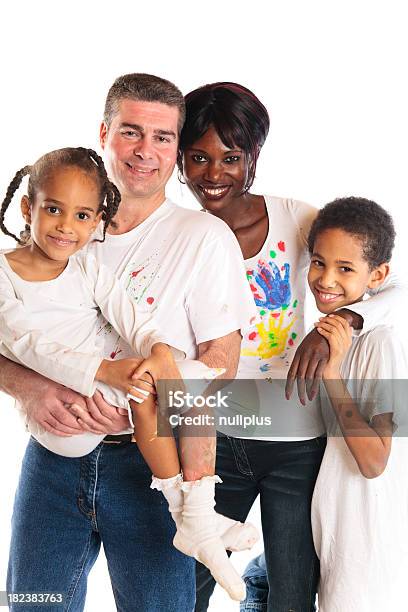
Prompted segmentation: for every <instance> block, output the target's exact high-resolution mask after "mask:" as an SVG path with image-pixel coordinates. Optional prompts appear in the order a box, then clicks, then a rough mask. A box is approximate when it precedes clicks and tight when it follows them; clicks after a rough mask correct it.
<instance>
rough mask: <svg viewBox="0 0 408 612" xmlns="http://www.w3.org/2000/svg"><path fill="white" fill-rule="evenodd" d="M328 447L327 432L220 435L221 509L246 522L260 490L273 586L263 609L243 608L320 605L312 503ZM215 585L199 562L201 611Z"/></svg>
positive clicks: (275, 610) (301, 611) (274, 611)
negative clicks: (304, 436)
mask: <svg viewBox="0 0 408 612" xmlns="http://www.w3.org/2000/svg"><path fill="white" fill-rule="evenodd" d="M325 447H326V439H325V438H324V437H321V438H313V439H312V440H304V441H293V442H268V441H263V440H244V439H239V438H230V437H227V436H219V437H218V439H217V464H216V474H218V475H219V476H220V477H221V478H222V480H223V483H222V484H219V485H217V487H216V502H217V504H216V510H217V511H218V512H220V513H221V514H225V515H226V516H229V517H231V518H233V519H235V520H238V521H245V519H246V517H247V515H248V512H249V510H250V508H251V506H252V504H253V503H254V501H255V499H256V497H257V496H258V494H259V495H260V502H261V519H262V531H263V537H264V544H265V556H266V567H267V575H268V582H269V591H268V594H267V595H266V597H267V602H263V604H262V605H263V606H264V607H263V608H262V607H261V608H256V607H253V608H251V607H247V608H244V609H247V610H251V609H254V610H257V609H260V610H265V611H266V610H267V612H289V611H290V610H293V611H294V612H312V611H314V610H315V599H316V590H317V581H318V577H319V562H318V559H317V556H316V553H315V550H314V546H313V538H312V527H311V521H310V507H311V500H312V495H313V489H314V484H315V481H316V478H317V474H318V472H319V467H320V463H321V461H322V458H323V453H324V449H325ZM214 586H215V583H214V580H213V578H212V577H211V575H210V574H209V572H208V570H207V568H205V567H204V566H203V565H201V564H199V563H198V564H197V603H196V608H195V609H196V612H205V611H206V610H207V609H208V604H209V599H210V597H211V594H212V592H213V590H214ZM252 603H254V602H252ZM247 605H248V606H249V602H248V604H247Z"/></svg>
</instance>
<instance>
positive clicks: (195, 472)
mask: <svg viewBox="0 0 408 612" xmlns="http://www.w3.org/2000/svg"><path fill="white" fill-rule="evenodd" d="M240 348H241V335H240V333H239V331H236V332H232V333H231V334H228V335H227V336H224V337H222V338H217V339H216V340H211V341H209V342H205V343H203V344H200V346H199V354H198V359H199V361H202V362H203V363H205V364H206V365H207V366H209V367H210V368H225V372H224V374H222V375H221V376H219V377H217V379H215V380H213V381H212V383H211V384H210V385H209V387H207V389H206V391H205V395H211V394H212V393H215V392H216V390H218V389H221V388H222V387H223V386H224V385H225V383H224V382H223V380H220V379H224V380H225V381H226V380H230V379H232V378H235V375H236V372H237V368H238V362H239V354H240ZM197 414H199V415H206V416H209V417H210V422H211V418H213V417H214V411H213V409H212V408H209V407H207V406H206V407H203V408H200V409H199V410H197V409H194V408H193V409H192V410H190V412H189V415H191V416H196V415H197ZM199 429H200V433H199V435H197V436H193V435H192V434H191V429H190V433H189V428H188V427H187V428H185V429H183V428H182V431H181V435H180V453H181V463H182V467H183V474H184V479H185V480H197V479H199V478H202V477H203V476H210V475H212V474H214V470H215V454H216V430H215V427H214V426H211V425H203V426H201V427H199ZM183 433H185V435H183Z"/></svg>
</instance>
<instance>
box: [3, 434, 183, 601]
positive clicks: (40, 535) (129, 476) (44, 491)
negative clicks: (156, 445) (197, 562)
mask: <svg viewBox="0 0 408 612" xmlns="http://www.w3.org/2000/svg"><path fill="white" fill-rule="evenodd" d="M150 483H151V472H150V470H149V468H148V466H147V465H146V463H145V462H144V460H143V458H142V456H141V454H140V452H139V450H138V448H137V445H136V444H132V443H127V442H122V443H120V444H108V443H104V442H102V443H101V444H99V445H98V446H97V447H96V449H95V450H94V451H93V452H92V453H90V454H89V455H87V456H86V457H82V458H80V459H71V458H69V459H68V458H64V457H60V456H58V455H55V454H53V453H51V452H49V451H48V450H46V449H45V448H43V447H42V446H41V445H40V444H39V443H38V442H36V441H35V440H34V439H31V440H30V442H29V444H28V447H27V450H26V453H25V457H24V460H23V465H22V471H21V476H20V482H19V485H18V489H17V494H16V499H15V504H14V512H13V519H12V539H11V550H10V561H9V570H8V582H7V589H8V592H15V593H27V592H50V591H53V592H63V593H64V595H65V603H64V605H63V606H57V605H52V606H50V605H48V606H47V607H46V609H47V612H54V611H55V612H61V611H62V610H70V611H71V612H80V611H81V610H83V608H84V601H85V595H86V583H87V576H88V573H89V571H90V570H91V568H92V566H93V564H94V562H95V560H96V558H97V556H98V553H99V549H100V546H101V542H102V543H103V547H104V551H105V555H106V559H107V563H108V569H109V574H110V578H111V583H112V588H113V593H114V597H115V601H116V606H117V609H118V610H120V611H121V612H159V611H163V612H192V610H193V609H194V600H195V585H194V560H193V559H191V558H190V557H187V556H185V555H183V554H181V553H179V552H178V551H177V550H176V549H175V548H174V547H173V544H172V539H173V536H174V532H175V526H174V523H173V520H172V518H171V516H170V514H169V511H168V507H167V503H166V501H165V500H164V497H163V496H162V495H161V494H160V493H158V491H153V490H152V489H150ZM11 609H12V610H13V611H15V612H17V611H18V612H20V611H21V612H38V610H40V609H41V608H40V607H38V606H31V605H21V606H20V605H18V604H14V606H13V607H12V608H11Z"/></svg>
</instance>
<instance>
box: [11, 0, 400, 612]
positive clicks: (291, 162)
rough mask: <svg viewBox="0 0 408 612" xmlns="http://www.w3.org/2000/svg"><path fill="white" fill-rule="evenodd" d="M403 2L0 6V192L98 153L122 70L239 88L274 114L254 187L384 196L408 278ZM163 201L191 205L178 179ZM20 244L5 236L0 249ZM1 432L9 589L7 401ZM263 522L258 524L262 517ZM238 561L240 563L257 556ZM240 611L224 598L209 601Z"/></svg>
mask: <svg viewBox="0 0 408 612" xmlns="http://www.w3.org/2000/svg"><path fill="white" fill-rule="evenodd" d="M404 5H405V3H404V2H403V0H401V1H397V0H387V2H385V1H383V2H381V1H380V2H379V1H377V0H342V2H333V1H330V0H329V1H328V0H308V1H307V2H305V1H304V0H292V1H291V0H286V1H285V2H281V1H278V0H269V1H268V2H264V1H262V0H252V1H251V2H243V1H241V0H233V1H231V2H228V3H221V2H219V1H216V0H207V2H205V3H199V2H194V3H193V2H189V1H188V0H178V1H177V2H175V1H174V2H168V1H166V0H155V2H154V4H153V3H143V5H142V3H137V2H129V3H127V2H123V1H122V0H116V2H114V3H113V2H105V1H104V0H103V1H102V0H100V1H99V2H84V1H82V2H78V0H71V2H70V3H66V4H61V3H56V2H50V1H45V0H43V1H42V2H41V3H39V2H38V3H31V2H28V1H27V0H23V1H22V2H19V3H18V4H17V3H16V4H15V5H13V6H12V5H11V4H10V3H9V4H6V3H2V8H1V9H0V24H1V25H0V28H1V35H0V57H1V67H0V74H1V81H0V84H1V97H0V118H1V145H2V150H3V155H2V164H1V167H0V192H1V193H4V191H5V189H6V187H7V185H8V183H9V181H10V179H11V178H12V176H13V175H14V172H15V171H16V170H17V169H18V168H20V167H22V166H24V165H25V164H28V163H32V162H33V161H35V159H36V158H37V157H39V156H40V155H41V154H43V153H45V152H46V151H49V150H51V149H54V148H57V147H62V146H68V145H72V146H78V145H84V146H93V147H97V145H98V142H97V135H98V127H99V122H100V119H101V116H102V110H103V104H104V97H105V95H106V92H107V90H108V88H109V86H110V85H111V83H112V82H113V80H114V79H115V78H116V77H117V76H119V75H120V74H124V73H126V72H151V73H155V74H158V75H161V76H164V77H166V78H168V79H170V80H172V81H174V82H175V83H176V84H178V85H179V87H180V88H181V89H182V91H183V92H187V91H189V90H191V89H193V88H195V87H197V86H199V85H201V84H204V83H208V82H214V81H219V80H229V81H238V82H240V83H242V84H243V85H246V86H247V87H249V88H250V89H252V90H253V91H254V92H255V93H256V94H257V95H258V96H259V97H260V99H261V100H262V101H263V102H264V103H265V105H266V107H267V108H268V110H269V112H270V116H271V131H270V135H269V138H268V141H267V144H266V145H265V147H264V149H263V152H262V154H261V158H260V161H259V166H258V172H257V180H256V183H255V188H256V189H255V191H257V192H259V193H262V192H264V191H265V192H267V193H271V194H275V195H284V196H291V197H295V198H299V199H302V200H305V201H308V202H310V203H312V204H316V205H318V206H320V205H322V204H323V203H325V202H327V201H329V200H331V199H333V198H334V197H336V196H341V195H351V194H354V195H362V196H366V197H370V198H373V199H375V200H376V201H378V202H379V203H380V204H382V205H383V206H384V207H386V208H387V209H388V210H389V211H390V212H391V213H392V214H393V216H394V219H395V222H396V227H397V231H398V243H397V249H396V253H395V257H394V267H395V268H397V269H399V271H400V273H401V274H405V265H404V258H405V261H406V255H407V247H406V244H407V240H408V229H407V220H408V213H407V192H408V184H407V180H406V175H407V172H406V164H407V158H406V146H407V142H408V121H407V109H408V94H407V91H406V88H405V84H406V74H407V69H406V58H407V57H408V41H407V37H406V26H405V19H404ZM168 194H169V195H170V196H171V197H172V198H173V199H175V200H177V201H179V202H180V203H182V204H184V205H187V206H195V204H194V201H193V200H192V198H191V196H189V195H188V194H187V193H186V190H185V188H184V187H182V186H181V185H180V184H179V183H178V182H177V180H176V178H175V177H173V179H172V181H171V183H170V185H169V189H168ZM2 197H3V196H1V199H2ZM20 224H21V222H20V220H19V212H18V207H17V200H16V201H15V202H14V208H13V209H12V210H10V213H9V225H10V226H11V227H12V228H13V229H15V230H19V229H20ZM11 245H12V242H11V241H8V240H6V239H4V237H3V236H0V247H4V246H11ZM396 306H398V305H396ZM22 384H23V383H22ZM0 431H1V432H2V435H1V444H0V465H1V474H2V476H1V485H2V496H1V499H2V503H1V506H0V526H1V531H0V590H1V589H4V585H5V575H6V564H7V549H8V540H9V521H10V516H11V508H12V499H13V495H14V489H15V486H16V482H17V478H18V472H19V465H20V460H21V456H22V453H23V451H24V446H25V443H26V436H25V434H24V432H22V430H21V425H20V423H19V422H18V421H17V418H16V415H15V413H14V412H13V406H12V403H11V402H10V400H9V399H8V398H7V397H6V396H5V395H1V394H0ZM254 520H255V521H258V520H259V517H258V511H257V510H256V509H255V511H254ZM259 548H260V547H259ZM257 550H258V549H257ZM234 558H235V563H236V565H237V567H239V568H240V569H241V568H243V567H244V566H245V564H246V561H247V560H248V559H249V558H250V555H249V554H246V553H241V554H240V555H235V557H234ZM136 606H137V604H136V602H135V609H136ZM114 609H115V607H114V603H113V598H112V595H111V593H110V586H109V578H108V574H107V570H106V566H105V563H104V560H103V557H102V556H101V558H100V559H99V560H98V562H97V565H96V567H95V569H94V571H93V572H92V574H91V580H90V585H89V593H88V599H87V606H86V610H87V611H88V612H94V611H95V610H101V611H103V612H111V611H112V612H113V611H114ZM236 609H237V605H235V604H232V603H230V602H229V601H228V598H227V597H226V596H225V595H224V594H223V593H221V592H219V593H218V594H217V595H216V596H215V597H214V599H213V602H212V605H211V607H210V610H212V611H214V612H215V611H219V610H223V611H224V612H227V611H229V610H236ZM158 612H165V611H158Z"/></svg>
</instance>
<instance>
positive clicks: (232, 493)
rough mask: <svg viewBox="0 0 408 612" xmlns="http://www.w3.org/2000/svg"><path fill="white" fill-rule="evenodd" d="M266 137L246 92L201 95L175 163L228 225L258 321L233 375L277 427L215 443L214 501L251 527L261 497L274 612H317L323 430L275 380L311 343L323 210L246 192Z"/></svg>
mask: <svg viewBox="0 0 408 612" xmlns="http://www.w3.org/2000/svg"><path fill="white" fill-rule="evenodd" d="M268 129H269V117H268V113H267V111H266V109H265V107H264V106H263V104H262V103H261V102H260V101H259V100H258V99H257V97H256V96H255V95H254V94H253V93H252V92H251V91H249V90H248V89H246V88H245V87H243V86H241V85H238V84H236V83H214V84H211V85H206V86H204V87H200V88H199V89H196V90H194V91H192V92H191V93H189V94H188V95H187V96H186V123H185V125H184V128H183V130H182V133H181V138H180V152H179V159H178V165H179V170H180V172H181V174H182V175H183V176H184V179H185V182H186V184H187V186H188V187H189V188H190V189H191V191H192V192H193V193H194V195H195V196H196V198H197V200H198V201H199V203H200V204H201V205H202V207H203V208H204V209H205V210H206V211H208V212H210V213H211V214H213V215H216V216H217V217H219V218H220V219H222V220H223V221H225V222H226V223H227V224H228V225H229V227H230V228H231V230H232V231H233V232H234V234H235V236H236V238H237V240H238V242H239V244H240V247H241V250H242V254H243V257H244V259H245V264H246V269H247V276H248V281H249V283H250V286H251V289H252V292H253V296H254V300H255V303H256V305H257V307H258V311H259V318H260V320H259V322H258V323H257V324H256V325H254V327H253V329H251V330H250V331H249V333H246V335H245V336H244V337H243V339H242V349H241V359H240V365H239V369H238V375H237V376H238V378H245V379H252V380H253V379H257V381H258V382H257V390H258V395H259V415H261V416H262V415H263V416H265V415H271V414H272V415H273V419H272V421H273V425H272V427H266V426H262V425H261V426H259V427H258V429H256V428H255V429H254V430H253V431H251V434H252V435H251V438H249V437H248V431H245V430H243V429H242V430H241V431H238V432H236V431H235V432H234V433H233V435H231V433H229V432H228V430H224V432H225V433H226V434H227V435H223V434H220V436H219V438H218V441H217V468H216V470H217V474H219V475H220V477H221V478H222V480H223V483H224V484H223V487H222V488H219V490H218V491H217V492H216V500H217V506H216V508H217V511H218V512H220V513H222V514H226V515H227V516H229V517H231V518H234V519H236V520H239V521H245V518H246V516H247V514H248V512H249V510H250V508H251V506H252V504H253V502H254V501H255V499H256V497H257V495H258V494H259V495H260V503H261V519H262V529H263V536H264V543H265V558H266V569H267V576H268V582H269V587H270V596H269V598H268V604H267V610H268V611H269V612H274V611H276V612H282V610H291V609H293V610H297V611H299V612H300V611H301V612H306V611H307V612H308V611H311V610H314V609H315V594H316V587H317V580H318V575H319V564H318V559H317V557H316V554H315V551H314V547H313V540H312V531H311V525H310V504H311V498H312V493H313V487H314V483H315V480H316V477H317V474H318V471H319V466H320V463H321V460H322V456H323V453H324V448H325V437H324V426H323V423H322V421H321V418H320V412H319V409H318V404H317V403H313V402H312V403H311V404H309V405H308V406H307V407H306V408H303V407H302V406H300V405H299V402H297V401H295V400H293V401H292V402H291V403H290V402H289V403H288V402H286V403H285V400H284V391H283V386H282V384H280V383H279V380H282V379H286V376H287V373H288V369H289V366H290V364H291V362H292V359H293V358H294V357H295V352H296V349H297V347H298V346H299V344H300V341H301V340H302V338H303V337H304V335H305V328H304V299H305V291H306V272H307V268H308V254H307V241H306V239H307V236H308V233H309V228H310V226H311V223H312V221H313V219H314V218H315V216H316V213H317V210H316V209H315V208H313V207H311V206H309V205H307V204H304V203H302V202H298V201H295V200H291V199H283V198H275V197H270V196H265V195H256V194H254V193H251V192H250V189H251V186H252V183H253V181H254V178H255V170H256V163H257V159H258V156H259V153H260V150H261V148H262V145H263V144H264V142H265V139H266V136H267V134H268ZM220 268H222V262H220ZM390 290H393V291H398V289H396V288H390ZM383 293H384V292H383ZM385 293H388V291H385ZM386 297H387V296H384V295H382V296H378V297H376V298H375V300H376V305H377V306H378V305H379V304H380V303H381V304H382V306H383V308H382V311H381V315H380V316H384V311H385V310H386V311H388V310H389V303H390V300H389V299H386ZM384 298H385V299H384ZM378 300H379V302H377V301H378ZM368 301H370V300H368ZM354 310H355V312H351V311H347V313H344V316H347V318H348V320H349V322H350V323H351V324H352V325H353V326H354V327H361V320H362V318H361V316H363V318H364V325H365V327H366V326H367V313H368V311H370V325H371V324H372V321H371V318H373V316H374V313H373V312H372V308H370V305H367V302H365V303H364V304H363V303H360V304H359V305H358V306H356V308H355V309H354V307H353V311H354ZM358 313H360V314H358ZM377 313H378V310H377ZM371 315H372V316H371ZM358 322H360V325H358ZM316 334H317V333H315V335H316ZM319 341H320V342H322V340H321V339H319ZM324 342H325V341H324ZM262 379H265V381H262ZM244 409H250V406H248V405H247V406H245V405H244ZM288 414H289V417H288ZM283 417H285V418H283ZM264 422H266V421H264ZM213 589H214V581H213V580H212V579H211V577H210V575H209V573H208V571H207V570H206V569H205V568H204V567H203V566H198V569H197V604H196V611H197V612H202V611H204V610H206V609H207V607H208V601H209V598H210V596H211V593H212V591H213Z"/></svg>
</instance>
